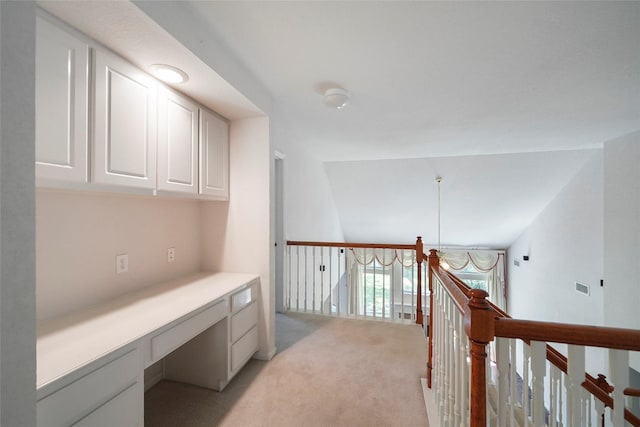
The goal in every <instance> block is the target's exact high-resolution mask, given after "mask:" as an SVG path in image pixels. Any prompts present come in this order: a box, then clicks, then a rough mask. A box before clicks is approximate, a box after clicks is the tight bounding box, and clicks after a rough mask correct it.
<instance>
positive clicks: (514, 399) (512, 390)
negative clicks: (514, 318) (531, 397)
mask: <svg viewBox="0 0 640 427" xmlns="http://www.w3.org/2000/svg"><path fill="white" fill-rule="evenodd" d="M509 352H510V357H509V360H510V362H511V363H510V365H509V402H510V405H509V425H510V426H515V425H516V418H515V411H516V406H517V405H518V385H517V382H516V379H517V372H518V371H517V369H516V340H515V339H512V340H510V341H509Z"/></svg>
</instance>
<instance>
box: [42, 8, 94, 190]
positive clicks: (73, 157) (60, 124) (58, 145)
mask: <svg viewBox="0 0 640 427" xmlns="http://www.w3.org/2000/svg"><path fill="white" fill-rule="evenodd" d="M49 19H51V18H48V17H43V16H41V15H38V16H37V17H36V175H37V177H38V178H44V179H47V180H48V179H51V180H57V181H73V182H87V181H88V179H89V170H88V160H87V153H88V150H87V148H88V141H89V139H88V133H87V132H88V107H89V106H88V80H89V79H88V73H89V46H88V45H87V43H85V42H83V41H82V40H80V39H78V38H77V37H75V36H73V35H72V34H70V33H68V32H67V31H65V30H63V29H62V28H61V27H59V26H58V25H57V24H54V23H52V22H50V21H49Z"/></svg>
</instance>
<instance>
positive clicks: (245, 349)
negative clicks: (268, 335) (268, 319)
mask: <svg viewBox="0 0 640 427" xmlns="http://www.w3.org/2000/svg"><path fill="white" fill-rule="evenodd" d="M257 349H258V327H257V326H254V327H253V329H251V330H250V331H249V332H247V333H246V334H245V335H244V336H243V337H242V338H240V339H239V340H238V342H236V343H235V344H233V345H232V346H231V372H235V371H237V370H238V369H240V368H242V366H243V365H244V363H245V362H246V361H247V360H248V359H249V358H250V357H251V356H253V353H255V352H256V350H257Z"/></svg>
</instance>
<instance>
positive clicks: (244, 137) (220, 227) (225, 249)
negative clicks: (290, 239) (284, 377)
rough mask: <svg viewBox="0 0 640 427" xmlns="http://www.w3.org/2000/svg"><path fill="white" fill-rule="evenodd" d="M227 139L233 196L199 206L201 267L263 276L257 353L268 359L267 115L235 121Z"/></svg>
mask: <svg viewBox="0 0 640 427" xmlns="http://www.w3.org/2000/svg"><path fill="white" fill-rule="evenodd" d="M229 138H230V149H229V156H230V164H229V171H230V179H229V181H230V187H229V201H228V202H206V203H203V205H202V207H201V209H202V211H201V231H202V238H201V244H202V249H201V250H202V267H203V269H204V270H206V271H227V272H238V273H256V274H259V275H260V284H261V294H262V300H263V304H262V310H261V312H260V320H259V322H260V342H259V353H258V357H260V358H263V359H269V358H271V357H272V356H273V354H274V353H275V335H274V322H275V310H274V299H275V294H274V289H272V287H271V282H272V274H273V268H272V257H271V246H272V245H271V243H270V242H271V239H272V237H271V235H270V234H271V215H270V208H271V194H270V180H269V176H270V174H271V172H270V169H271V148H270V145H269V119H268V118H266V117H259V118H251V119H244V120H236V121H233V122H231V129H230V136H229Z"/></svg>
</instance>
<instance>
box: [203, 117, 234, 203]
mask: <svg viewBox="0 0 640 427" xmlns="http://www.w3.org/2000/svg"><path fill="white" fill-rule="evenodd" d="M200 194H201V195H203V196H207V197H208V198H212V199H217V200H229V124H228V123H227V122H226V121H225V120H223V119H221V118H220V117H218V116H216V115H215V114H213V113H211V112H210V111H208V110H205V109H203V108H201V109H200Z"/></svg>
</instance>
